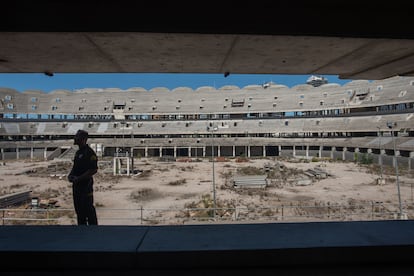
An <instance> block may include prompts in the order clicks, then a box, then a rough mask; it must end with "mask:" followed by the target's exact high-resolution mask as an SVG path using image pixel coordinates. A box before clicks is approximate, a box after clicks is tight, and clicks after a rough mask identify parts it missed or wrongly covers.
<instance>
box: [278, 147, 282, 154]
mask: <svg viewBox="0 0 414 276" xmlns="http://www.w3.org/2000/svg"><path fill="white" fill-rule="evenodd" d="M277 147H278V151H279V156H282V146H281V145H279V146H277Z"/></svg>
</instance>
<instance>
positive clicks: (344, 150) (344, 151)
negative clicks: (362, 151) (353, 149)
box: [342, 147, 347, 161]
mask: <svg viewBox="0 0 414 276" xmlns="http://www.w3.org/2000/svg"><path fill="white" fill-rule="evenodd" d="M346 150H347V148H346V147H343V148H342V161H345V159H346V156H345V153H346Z"/></svg>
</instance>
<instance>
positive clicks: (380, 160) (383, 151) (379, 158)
mask: <svg viewBox="0 0 414 276" xmlns="http://www.w3.org/2000/svg"><path fill="white" fill-rule="evenodd" d="M384 154H385V149H382V150H380V154H379V155H378V165H380V166H382V165H383V161H382V156H383V155H384Z"/></svg>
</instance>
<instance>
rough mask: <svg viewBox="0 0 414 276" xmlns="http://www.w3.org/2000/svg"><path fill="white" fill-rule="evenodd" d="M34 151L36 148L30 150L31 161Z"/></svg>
mask: <svg viewBox="0 0 414 276" xmlns="http://www.w3.org/2000/svg"><path fill="white" fill-rule="evenodd" d="M33 151H34V148H33V147H31V148H30V159H31V160H33Z"/></svg>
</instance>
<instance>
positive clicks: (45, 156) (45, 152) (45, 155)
mask: <svg viewBox="0 0 414 276" xmlns="http://www.w3.org/2000/svg"><path fill="white" fill-rule="evenodd" d="M43 159H44V160H47V147H45V150H44V151H43Z"/></svg>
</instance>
